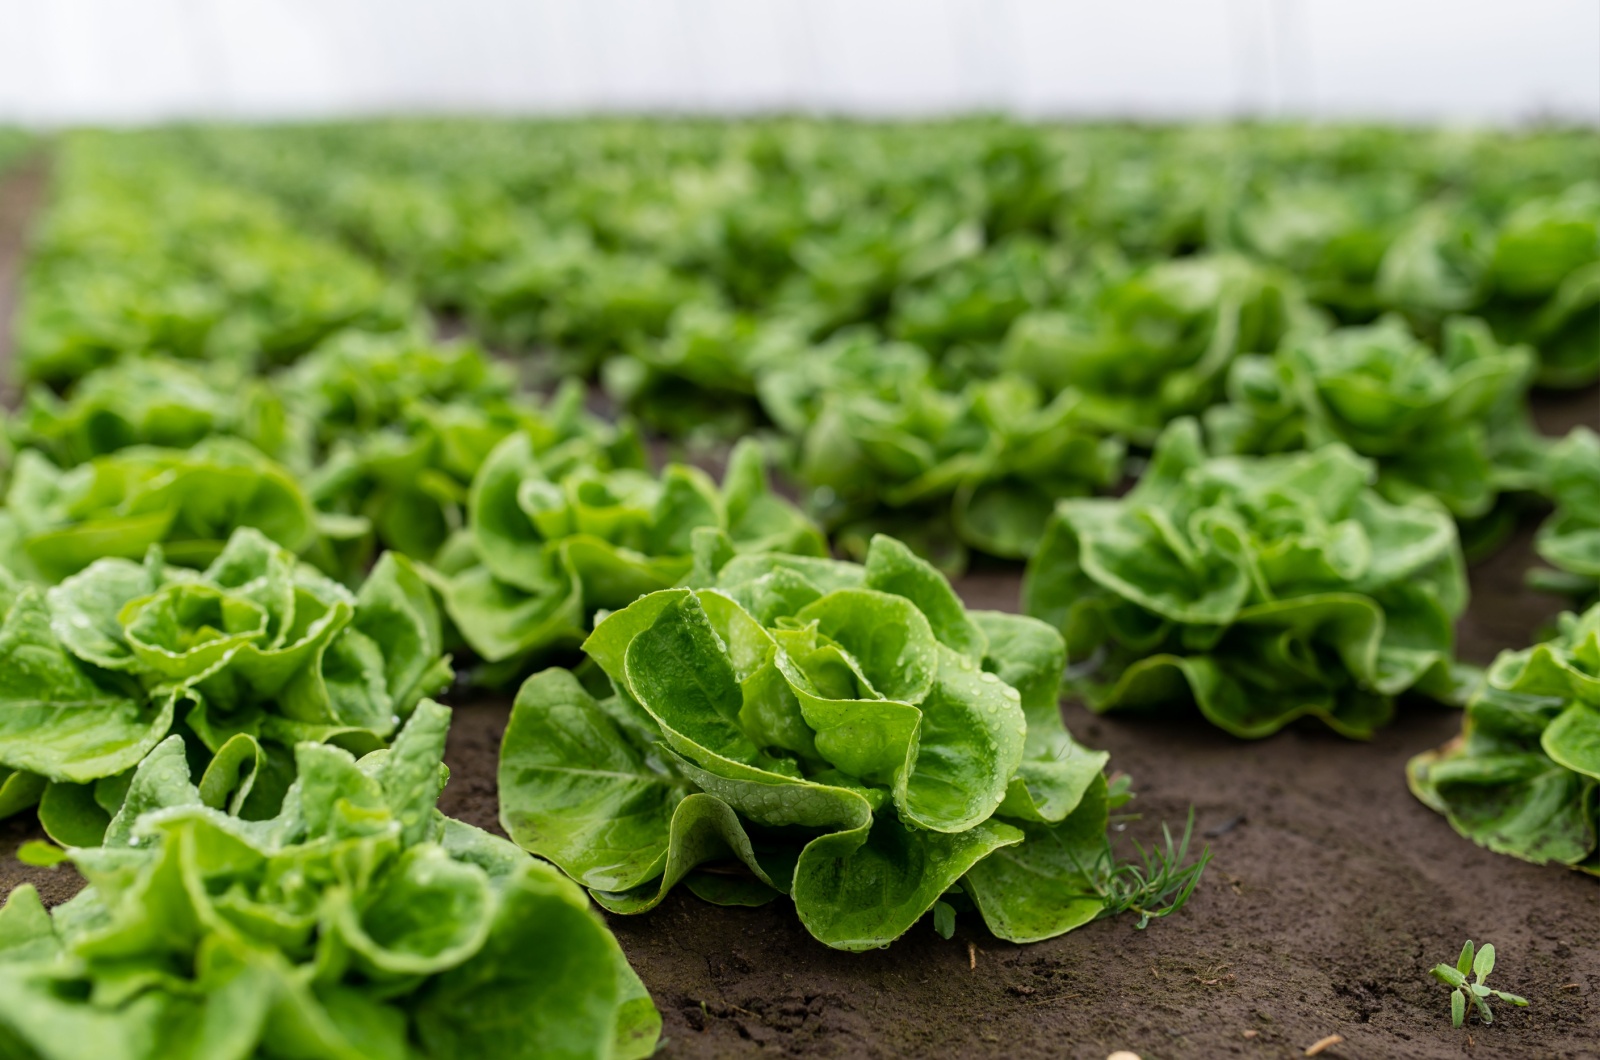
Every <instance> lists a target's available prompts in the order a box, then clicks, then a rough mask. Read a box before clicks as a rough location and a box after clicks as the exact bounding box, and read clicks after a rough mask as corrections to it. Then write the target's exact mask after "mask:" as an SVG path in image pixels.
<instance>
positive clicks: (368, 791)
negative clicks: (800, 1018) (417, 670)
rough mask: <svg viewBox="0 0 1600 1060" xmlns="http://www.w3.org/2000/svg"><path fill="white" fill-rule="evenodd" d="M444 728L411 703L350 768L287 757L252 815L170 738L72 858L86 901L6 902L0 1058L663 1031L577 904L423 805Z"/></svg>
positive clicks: (561, 1046) (581, 1052)
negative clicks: (210, 794) (265, 802)
mask: <svg viewBox="0 0 1600 1060" xmlns="http://www.w3.org/2000/svg"><path fill="white" fill-rule="evenodd" d="M449 718H450V712H449V711H448V710H446V709H445V708H443V707H441V706H439V705H438V704H436V703H434V702H432V701H431V700H427V701H423V702H422V703H421V704H419V705H418V707H417V709H416V711H415V712H414V713H413V714H412V716H411V719H410V720H409V721H408V722H407V724H406V726H405V728H404V729H403V730H402V731H401V732H400V734H399V735H398V737H397V738H396V740H395V743H394V746H393V747H392V748H390V749H388V750H382V751H375V752H372V753H370V754H368V755H366V756H364V757H362V758H359V759H358V758H356V757H355V756H353V755H351V754H350V753H349V752H347V751H344V750H342V749H340V748H337V747H330V746H327V745H325V744H316V743H303V744H300V745H299V746H297V747H296V748H295V752H294V755H295V774H296V779H295V781H294V784H293V786H292V787H291V788H290V789H289V790H288V792H287V794H286V796H285V798H284V800H283V806H282V809H281V810H280V811H278V812H277V813H275V814H274V815H272V816H270V817H267V818H264V819H260V820H244V819H241V818H240V817H238V816H234V815H231V814H229V813H226V812H223V811H221V810H219V809H217V808H216V807H215V806H213V805H212V804H211V803H210V801H209V800H208V799H207V794H206V789H205V782H204V781H202V782H201V784H200V785H199V786H198V787H197V786H195V785H194V784H193V783H191V782H190V779H189V778H190V774H189V767H188V764H187V762H186V760H185V750H184V745H183V741H182V740H181V739H180V738H179V737H176V736H172V737H168V738H167V739H166V740H165V741H164V742H162V743H161V744H160V745H159V746H157V747H156V749H155V750H154V751H153V752H152V753H151V754H150V756H149V757H147V758H146V759H145V760H144V761H143V763H142V764H141V765H140V766H139V768H138V770H137V772H136V773H135V774H134V776H133V778H132V780H131V782H130V784H129V786H128V798H127V801H126V802H125V804H124V805H123V807H122V809H121V810H120V811H119V812H118V813H117V815H116V817H115V818H113V820H112V822H111V825H110V827H109V828H108V830H107V835H106V843H105V845H104V846H102V847H99V848H70V849H69V850H68V851H67V856H68V857H69V858H70V859H71V860H72V862H73V863H74V864H75V865H76V866H77V869H78V871H79V872H80V873H82V874H83V876H84V877H85V879H87V880H88V883H89V886H88V887H87V888H86V889H84V890H83V891H82V892H81V893H80V894H79V895H78V896H77V897H75V898H73V899H71V900H70V901H68V902H66V903H65V904H63V905H61V906H58V907H57V908H56V909H55V910H53V911H49V912H47V911H46V910H45V908H44V906H43V905H42V903H41V902H40V900H39V896H38V893H37V892H36V891H35V890H34V889H33V887H32V886H31V885H23V886H21V887H18V888H16V889H15V890H14V891H12V893H11V894H10V896H9V897H8V898H7V900H6V904H5V906H4V907H3V908H0V1042H3V1043H4V1049H5V1052H6V1053H7V1055H15V1056H29V1057H41V1058H50V1060H57V1058H61V1060H64V1058H66V1057H78V1056H85V1055H93V1056H96V1057H104V1058H106V1060H164V1058H167V1057H179V1056H183V1057H205V1058H207V1060H230V1058H237V1060H246V1058H250V1057H259V1056H274V1057H290V1056H292V1057H301V1058H305V1060H423V1058H430V1057H438V1058H444V1057H461V1056H485V1057H490V1056H492V1057H529V1058H532V1057H540V1058H543V1057H571V1058H579V1057H595V1058H606V1057H616V1058H632V1057H644V1056H648V1055H650V1053H651V1052H652V1051H653V1049H654V1047H655V1043H656V1040H657V1038H658V1036H659V1032H660V1025H661V1020H660V1016H659V1015H658V1014H657V1012H656V1010H655V1007H654V1005H653V1004H652V1003H651V1001H650V998H649V995H648V994H647V993H646V992H645V989H644V986H643V984H641V983H640V982H639V979H638V977H637V976H636V975H634V973H633V971H632V970H631V969H630V968H629V967H628V965H627V962H626V960H625V959H624V958H623V955H622V951H621V949H620V948H619V947H618V945H617V943H616V940H615V939H614V938H613V937H612V936H611V933H610V932H609V931H607V930H606V928H605V925H604V924H603V923H601V921H600V919H599V918H598V917H597V916H596V915H595V914H594V913H593V912H592V911H591V909H590V908H589V903H588V902H587V900H586V899H585V898H584V895H583V892H582V891H581V890H579V889H578V888H577V887H575V886H573V885H572V884H571V883H569V882H568V881H566V880H564V879H562V878H561V876H560V874H559V873H557V872H556V871H555V870H554V869H552V868H550V867H548V866H546V865H544V864H543V863H542V862H539V861H536V860H534V859H533V858H530V857H528V856H527V855H526V854H524V853H522V852H521V851H520V850H518V849H517V848H516V847H514V846H513V845H512V844H510V843H508V842H506V841H505V840H503V839H499V838H496V837H494V836H491V835H489V834H488V833H486V832H483V831H481V830H479V829H477V828H474V827H472V826H470V825H466V824H462V823H461V822H459V821H454V820H451V819H449V818H446V817H445V816H443V815H442V814H440V813H439V811H438V810H437V809H436V808H435V803H436V802H437V800H438V797H439V793H440V791H441V790H442V789H443V787H444V784H445V779H446V776H447V771H446V769H445V767H444V765H443V763H442V760H441V759H442V755H443V752H444V743H445V733H446V730H447V729H448V726H449Z"/></svg>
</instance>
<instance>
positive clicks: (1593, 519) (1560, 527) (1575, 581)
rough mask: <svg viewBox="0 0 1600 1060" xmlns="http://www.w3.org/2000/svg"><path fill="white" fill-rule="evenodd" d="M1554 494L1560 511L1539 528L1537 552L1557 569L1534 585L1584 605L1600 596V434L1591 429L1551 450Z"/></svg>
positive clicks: (1537, 574)
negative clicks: (1576, 600) (1582, 602)
mask: <svg viewBox="0 0 1600 1060" xmlns="http://www.w3.org/2000/svg"><path fill="white" fill-rule="evenodd" d="M1549 467H1550V474H1549V481H1548V492H1549V495H1550V499H1551V501H1552V502H1553V503H1554V504H1555V511H1554V512H1552V513H1551V515H1550V517H1549V518H1548V519H1546V520H1545V521H1544V523H1543V525H1541V526H1540V527H1539V532H1538V534H1537V536H1535V537H1534V540H1533V547H1534V551H1535V552H1537V553H1538V555H1539V558H1540V559H1542V560H1544V561H1545V562H1546V563H1548V564H1550V566H1551V567H1554V568H1555V569H1554V570H1546V569H1542V568H1540V569H1536V570H1534V571H1532V572H1530V574H1529V580H1530V581H1531V582H1532V583H1533V584H1535V585H1536V586H1539V587H1540V588H1544V589H1551V590H1554V591H1556V592H1564V593H1568V594H1570V595H1572V596H1575V597H1577V598H1578V600H1580V601H1589V600H1594V599H1595V598H1596V597H1597V596H1600V435H1596V434H1595V432H1594V431H1592V430H1590V429H1589V428H1587V427H1575V428H1573V430H1572V433H1571V434H1569V435H1567V436H1566V438H1564V439H1562V440H1561V441H1560V442H1558V443H1557V444H1556V445H1555V446H1554V447H1553V448H1552V449H1551V451H1550V461H1549Z"/></svg>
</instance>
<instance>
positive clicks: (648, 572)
mask: <svg viewBox="0 0 1600 1060" xmlns="http://www.w3.org/2000/svg"><path fill="white" fill-rule="evenodd" d="M467 514H468V530H467V532H466V534H464V535H463V536H462V537H461V538H460V539H458V541H459V544H460V546H461V547H460V548H459V549H458V550H457V551H456V552H455V553H454V554H453V555H452V556H450V557H447V559H446V560H444V561H442V562H440V563H439V564H438V565H436V566H435V567H432V568H429V569H428V570H427V572H426V573H427V576H428V577H429V579H430V580H431V582H432V583H433V584H434V586H435V587H436V588H437V589H438V592H439V595H440V597H441V598H442V600H443V601H444V608H445V611H446V612H447V613H448V614H449V616H450V619H451V621H452V622H453V623H454V624H455V627H456V629H457V630H459V631H460V634H461V636H462V638H463V639H464V640H465V641H466V643H467V645H468V646H469V647H470V648H471V649H472V650H473V652H474V653H476V654H477V656H478V657H479V658H480V659H482V660H483V661H485V662H486V663H489V664H494V665H492V666H491V667H489V668H486V672H485V673H484V674H481V675H480V676H481V677H483V678H484V679H485V680H489V681H495V680H498V679H501V678H503V677H515V676H519V674H518V673H517V671H519V670H520V671H521V672H522V673H525V672H526V670H525V668H524V667H525V665H526V663H527V661H528V660H529V659H531V658H533V657H536V656H538V655H540V654H542V653H546V652H548V651H549V650H551V649H552V648H556V647H560V646H563V645H567V646H576V645H577V644H578V642H579V641H581V640H582V639H583V637H584V636H585V634H586V633H587V631H588V629H589V625H590V623H591V622H592V620H593V616H594V615H595V614H596V612H598V611H601V610H607V609H614V608H619V607H623V606H625V605H627V604H628V603H630V602H631V601H633V600H634V599H636V598H637V597H638V596H640V595H641V594H643V593H649V592H653V591H656V590H659V589H665V588H668V587H669V586H672V585H675V584H677V583H678V582H679V581H681V580H682V579H683V578H684V577H685V576H686V575H688V573H689V571H690V569H691V568H692V567H693V566H694V563H695V555H694V541H695V534H696V532H697V531H699V530H702V529H711V530H716V531H720V532H721V535H722V536H721V537H719V538H717V539H716V540H717V541H718V542H720V543H721V545H722V546H725V547H726V548H727V549H728V550H729V551H730V552H751V551H756V552H765V551H779V552H792V553H796V554H799V555H808V556H821V555H824V554H825V553H826V545H825V543H824V540H823V537H822V534H821V532H820V531H819V530H818V529H817V528H816V526H815V525H814V524H813V523H812V522H811V521H810V520H809V519H807V518H806V517H805V516H804V515H802V514H801V512H800V511H799V510H798V509H797V508H795V507H794V506H793V505H792V504H790V503H789V502H788V501H786V500H784V499H783V498H781V497H779V496H778V495H777V494H775V493H773V492H772V489H771V487H770V486H769V484H768V481H767V475H766V469H765V465H764V460H763V457H762V455H761V449H760V446H759V445H758V444H757V443H755V442H754V441H747V442H744V443H741V444H740V445H739V446H737V447H736V448H735V449H734V451H733V454H732V455H731V457H730V458H729V461H728V467H727V472H726V474H725V475H724V478H723V483H722V485H721V486H720V487H718V486H717V485H716V484H715V483H714V482H713V481H712V480H711V478H710V476H708V475H707V474H706V473H705V472H703V471H701V470H699V469H698V468H694V467H690V466H686V465H682V464H672V465H669V466H668V467H666V468H665V469H664V470H663V471H662V472H661V473H660V475H651V474H650V473H648V472H646V471H643V470H639V469H637V468H631V467H618V468H615V469H607V468H606V467H604V466H596V465H595V464H591V463H585V462H572V463H569V462H564V461H560V462H552V460H551V458H550V453H549V451H541V449H540V447H539V445H538V444H537V442H536V441H535V440H534V439H533V438H532V437H530V436H529V435H528V434H526V433H517V434H512V435H510V436H509V437H507V438H506V439H505V440H504V441H502V442H501V443H500V444H499V445H498V446H496V448H495V449H494V451H493V452H491V453H490V454H489V456H488V457H487V459H486V460H485V461H484V463H483V466H482V467H481V468H480V469H479V471H478V474H477V476H476V477H475V478H474V480H473V483H472V490H471V493H470V495H469V496H468V499H467ZM707 540H710V539H707Z"/></svg>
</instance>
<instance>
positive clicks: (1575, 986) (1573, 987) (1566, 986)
mask: <svg viewBox="0 0 1600 1060" xmlns="http://www.w3.org/2000/svg"><path fill="white" fill-rule="evenodd" d="M1561 989H1563V990H1582V989H1583V984H1582V983H1562V984H1561Z"/></svg>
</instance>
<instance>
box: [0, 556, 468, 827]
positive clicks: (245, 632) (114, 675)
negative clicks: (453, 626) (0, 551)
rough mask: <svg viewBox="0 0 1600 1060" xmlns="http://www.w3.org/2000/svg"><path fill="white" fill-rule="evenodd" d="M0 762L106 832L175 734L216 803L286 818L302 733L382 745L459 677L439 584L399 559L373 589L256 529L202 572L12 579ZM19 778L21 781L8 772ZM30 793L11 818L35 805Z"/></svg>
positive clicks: (0, 631) (7, 595)
mask: <svg viewBox="0 0 1600 1060" xmlns="http://www.w3.org/2000/svg"><path fill="white" fill-rule="evenodd" d="M0 589H3V590H4V591H3V593H0V596H3V597H4V603H5V617H4V621H3V623H0V673H3V675H4V676H0V699H3V700H4V707H5V709H4V710H0V767H3V768H4V769H6V770H8V771H11V773H12V775H13V776H14V777H20V776H22V775H24V774H26V775H27V776H29V777H32V778H37V779H36V780H32V781H26V782H24V781H21V780H18V781H16V784H18V785H25V787H26V790H33V789H37V791H36V792H35V794H36V796H37V798H38V800H39V806H40V810H39V814H40V820H41V822H42V823H43V824H44V826H45V828H46V830H47V831H48V832H50V834H51V835H52V836H55V837H56V838H58V839H61V840H62V841H64V842H70V843H72V844H73V845H75V846H88V845H92V843H94V842H97V841H98V839H97V833H101V832H104V830H105V828H106V826H107V824H108V822H109V818H110V817H111V815H113V814H114V813H115V812H116V811H117V807H118V806H119V805H120V803H121V799H122V795H123V791H124V790H125V781H126V777H127V774H128V772H129V771H130V770H132V769H133V768H134V767H135V766H137V765H138V764H139V762H140V760H141V759H142V758H143V757H144V756H145V755H146V754H147V753H149V752H150V751H151V749H152V748H154V747H155V746H156V745H157V744H159V743H160V742H161V741H162V740H164V739H165V738H166V737H167V736H168V735H169V734H172V733H178V734H180V735H181V736H182V737H183V740H184V743H185V745H186V746H187V748H188V753H189V755H190V759H191V761H192V762H193V763H194V764H195V765H196V766H197V768H199V767H204V769H205V776H204V778H203V779H202V781H201V788H202V790H204V791H205V792H206V796H207V804H208V805H212V806H217V807H223V806H226V807H227V808H229V809H230V810H231V811H232V812H234V813H237V814H243V815H244V816H246V817H260V816H267V815H271V814H273V813H276V812H277V809H278V804H279V802H280V801H281V799H282V797H283V793H284V790H285V788H286V786H287V784H288V783H289V781H290V780H291V779H292V776H293V773H292V768H291V763H292V755H291V753H290V749H291V748H293V747H294V746H295V745H296V744H298V743H300V742H302V741H305V740H314V741H319V742H329V743H336V744H339V745H341V746H344V747H347V748H349V749H350V750H353V751H358V752H365V751H370V750H373V749H375V748H379V747H382V746H383V745H384V744H385V743H386V742H387V741H388V739H389V738H390V737H391V736H392V735H393V734H394V732H395V730H396V729H397V727H398V726H399V725H400V723H401V721H402V720H403V719H404V718H406V717H407V716H408V715H409V714H410V713H411V711H412V709H413V708H414V707H415V706H416V704H417V702H418V701H419V700H421V699H422V697H424V696H426V695H430V694H432V693H434V692H437V691H438V690H439V689H441V688H443V687H444V686H445V685H447V684H448V683H449V680H450V677H451V670H450V664H449V659H448V657H447V656H445V655H444V654H443V631H442V628H441V621H440V616H439V613H438V609H437V606H436V604H435V603H434V598H433V594H432V592H431V591H430V590H429V588H428V586H427V584H426V583H425V582H424V581H423V579H422V577H421V575H420V574H419V573H418V572H417V570H416V568H415V567H414V566H413V565H412V564H411V563H410V561H408V560H407V559H405V557H403V556H400V555H397V554H395V553H387V554H385V555H384V557H383V558H382V559H381V560H379V562H378V564H377V566H376V567H374V568H373V570H372V572H371V574H370V575H369V576H368V578H367V580H366V581H365V582H364V583H363V584H362V586H361V589H360V591H359V592H355V593H352V592H350V591H349V590H348V589H346V588H344V586H342V585H341V584H339V583H338V582H335V581H333V580H332V579H331V578H328V577H327V576H326V575H324V574H321V573H319V572H318V571H316V570H315V569H313V568H311V567H310V566H308V565H307V564H305V563H303V562H301V561H299V560H298V559H297V558H296V557H295V556H294V555H293V554H292V553H291V552H290V551H289V550H288V549H285V548H283V547H282V546H280V545H278V544H275V543H274V542H273V541H271V540H270V539H268V537H267V536H266V535H265V534H263V533H261V532H260V531H258V530H254V529H251V528H248V527H245V528H241V529H238V530H236V531H234V532H233V534H232V536H231V537H230V538H229V539H228V541H227V544H226V545H225V546H224V547H223V548H222V551H221V553H220V554H219V555H218V556H217V557H216V558H215V559H214V560H213V561H212V562H211V564H210V565H209V566H207V567H206V568H205V569H204V570H203V571H194V570H190V569H187V568H183V567H176V566H171V565H169V564H168V563H167V562H166V559H165V554H164V553H163V551H162V549H161V547H160V546H158V545H152V546H151V547H150V549H149V551H148V553H147V554H146V555H145V557H144V561H143V562H142V563H135V562H133V561H131V560H126V559H121V558H117V557H107V558H102V559H98V560H95V561H94V562H93V563H91V564H89V565H88V566H87V567H85V568H84V569H83V570H82V571H80V572H78V573H77V574H74V575H72V576H70V577H68V578H67V579H66V580H64V581H63V582H61V584H59V585H56V586H54V587H52V588H50V589H48V590H45V589H41V588H39V587H38V586H35V585H31V584H26V583H22V582H18V581H16V580H14V579H10V578H8V577H5V576H3V575H0ZM7 787H8V789H9V788H12V787H13V784H12V782H11V781H9V780H8V782H7ZM23 790H24V789H23V788H17V789H16V791H17V792H18V793H16V794H13V796H12V798H10V799H9V800H7V802H6V804H5V805H6V807H7V812H12V813H14V812H17V811H19V810H22V809H26V808H27V806H29V805H31V804H32V803H31V801H27V800H24V799H23V798H22V795H21V794H20V792H21V791H23Z"/></svg>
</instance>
